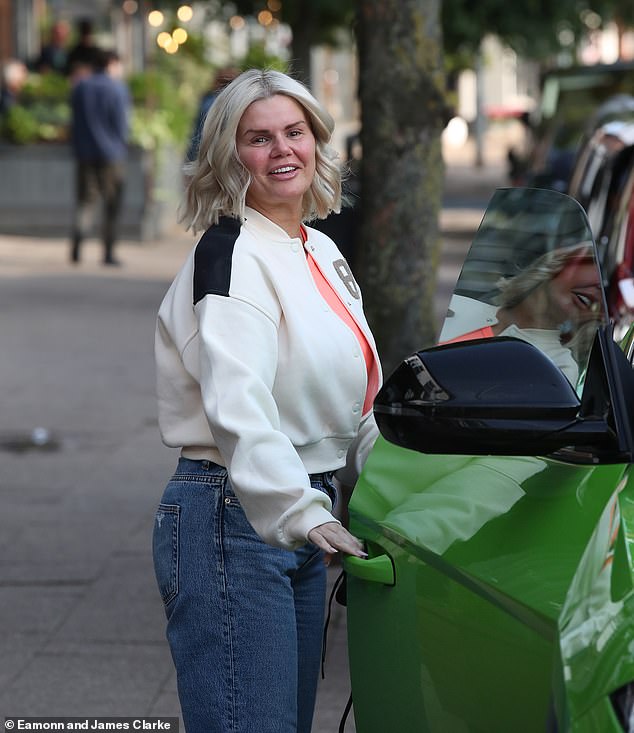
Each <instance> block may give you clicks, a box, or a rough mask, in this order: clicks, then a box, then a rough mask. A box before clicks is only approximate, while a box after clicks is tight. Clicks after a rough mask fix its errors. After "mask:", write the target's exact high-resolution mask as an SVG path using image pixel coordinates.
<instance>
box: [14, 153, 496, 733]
mask: <svg viewBox="0 0 634 733" xmlns="http://www.w3.org/2000/svg"><path fill="white" fill-rule="evenodd" d="M448 162H449V165H448V169H447V176H446V188H445V196H444V207H443V210H442V213H441V226H442V229H443V251H442V258H441V264H440V267H439V271H438V295H437V299H436V306H437V314H438V316H439V317H440V316H441V314H442V313H443V312H444V310H445V308H446V305H447V301H448V299H449V294H450V292H451V289H452V287H453V284H454V282H455V279H456V277H457V274H458V267H459V264H460V262H461V260H462V257H463V254H464V252H465V249H466V247H467V246H468V242H469V240H470V238H471V236H472V234H473V231H474V229H475V228H476V227H477V225H478V222H479V220H480V217H481V215H482V211H483V208H484V206H485V204H486V201H487V199H488V197H489V195H490V193H491V192H492V191H493V190H494V188H495V187H496V186H499V185H505V181H504V175H505V171H504V167H503V165H502V163H501V161H500V160H499V158H498V157H496V156H495V155H494V153H492V155H491V160H490V162H489V163H488V164H486V165H485V166H483V167H482V168H475V167H474V166H473V165H472V163H471V162H470V161H469V160H461V159H460V158H459V157H457V158H455V159H453V160H452V159H450V160H449V161H448ZM191 245H192V239H191V238H190V237H189V236H188V235H186V234H184V233H183V232H182V230H181V229H180V228H178V227H177V226H176V225H173V227H172V228H171V231H170V234H169V236H166V237H164V238H162V239H160V240H156V241H146V242H143V243H139V242H138V241H127V240H126V241H123V242H122V243H121V244H120V247H119V256H120V258H121V260H122V261H123V263H124V264H123V266H122V267H121V268H116V269H107V268H103V266H102V265H101V264H100V256H101V250H100V245H99V243H98V242H97V240H90V241H88V242H87V243H86V245H85V257H84V262H83V263H82V264H81V265H80V266H73V265H71V264H70V263H69V261H68V254H69V249H68V241H67V240H66V239H63V238H58V239H33V238H26V237H17V236H6V235H5V236H0V312H1V313H2V354H3V357H2V359H1V360H0V390H1V392H2V396H3V399H2V405H3V409H2V413H1V416H0V466H1V468H0V472H1V475H0V498H1V502H2V507H3V510H2V519H1V520H0V523H1V527H2V532H0V625H1V627H2V629H3V634H2V636H1V637H0V658H2V660H3V664H2V667H1V668H0V715H5V716H8V715H21V716H44V715H47V716H54V715H57V716H83V715H90V716H140V715H148V716H159V715H162V716H176V715H178V714H179V706H178V700H177V696H176V687H175V677H174V673H173V671H172V664H171V660H170V657H169V651H168V648H167V644H166V642H165V639H164V618H163V610H162V606H161V602H160V599H159V597H158V594H157V591H156V588H155V583H154V577H153V570H152V564H151V554H150V537H151V528H152V522H153V516H154V509H155V505H156V503H157V502H158V500H159V497H160V495H161V493H162V490H163V486H164V484H165V482H166V479H167V478H168V476H169V475H170V473H171V471H172V469H173V467H174V463H175V460H176V453H175V452H174V451H172V450H170V449H168V448H165V447H164V446H163V445H162V444H161V441H160V438H159V434H158V430H157V420H156V405H155V396H154V364H153V351H152V349H153V336H154V319H155V314H156V310H157V307H158V305H159V302H160V300H161V298H162V296H163V294H164V292H165V290H166V288H167V286H168V284H169V282H170V280H171V278H172V277H173V275H174V274H175V272H176V270H177V269H178V267H179V266H180V263H181V262H182V260H183V258H184V257H185V255H186V253H187V251H188V250H189V248H190V247H191ZM337 572H338V571H337V569H336V568H333V569H332V570H331V580H333V579H334V577H335V576H336V574H337ZM328 638H329V644H328V652H327V659H326V678H325V680H323V681H322V682H321V684H320V690H319V699H318V705H317V712H316V719H315V727H314V731H315V733H327V732H331V731H336V730H337V727H338V724H339V720H340V718H341V714H342V712H343V709H344V707H345V703H346V700H347V698H348V694H349V690H350V684H349V680H348V672H347V660H346V649H345V611H344V609H343V608H342V607H340V606H338V605H337V604H335V605H334V606H333V615H332V619H331V625H330V630H329V637H328ZM346 730H348V731H352V730H354V724H353V720H352V716H350V720H349V722H348V726H347V728H346Z"/></svg>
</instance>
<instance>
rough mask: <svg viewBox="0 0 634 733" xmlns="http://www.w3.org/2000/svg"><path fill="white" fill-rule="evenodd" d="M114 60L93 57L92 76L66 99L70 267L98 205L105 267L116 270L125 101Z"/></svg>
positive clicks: (111, 55) (106, 54)
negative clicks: (72, 174) (72, 196)
mask: <svg viewBox="0 0 634 733" xmlns="http://www.w3.org/2000/svg"><path fill="white" fill-rule="evenodd" d="M121 77H122V67H121V62H120V60H119V56H118V55H117V54H116V53H115V52H114V51H106V50H98V51H96V53H95V72H94V73H93V74H90V75H89V76H86V77H84V78H82V79H80V80H79V81H78V82H77V84H76V85H75V87H74V88H73V91H72V94H71V110H72V129H71V144H72V150H73V154H74V156H75V160H76V192H77V206H76V211H75V222H74V229H73V235H72V248H71V261H72V262H75V263H77V262H79V260H80V247H81V243H82V241H83V239H84V238H85V237H86V236H87V235H88V233H89V230H90V228H91V226H92V225H93V223H94V218H95V209H96V204H97V201H98V199H99V197H101V198H102V200H103V221H102V226H103V231H102V237H103V245H104V256H103V262H104V264H105V265H119V264H120V263H119V261H118V260H117V259H116V258H115V256H114V245H115V240H116V234H117V225H118V220H119V215H120V212H121V200H122V194H123V185H124V180H125V162H126V158H127V154H128V129H129V112H130V97H129V93H128V89H127V87H126V86H125V84H124V83H123V81H122V79H121Z"/></svg>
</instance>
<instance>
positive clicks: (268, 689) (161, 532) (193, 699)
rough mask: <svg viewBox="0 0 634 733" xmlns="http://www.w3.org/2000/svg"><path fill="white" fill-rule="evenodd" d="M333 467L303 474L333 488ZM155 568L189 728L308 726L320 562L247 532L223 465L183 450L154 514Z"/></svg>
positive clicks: (221, 731) (319, 620) (205, 731)
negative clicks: (185, 455) (186, 455)
mask: <svg viewBox="0 0 634 733" xmlns="http://www.w3.org/2000/svg"><path fill="white" fill-rule="evenodd" d="M331 476H332V474H318V475H315V476H311V483H312V485H313V486H314V487H315V488H318V489H321V490H323V491H325V492H326V493H328V494H330V495H331V496H332V495H333V493H334V487H333V484H332V479H331ZM153 553H154V568H155V572H156V578H157V582H158V586H159V590H160V593H161V596H162V598H163V602H164V604H165V612H166V615H167V619H168V621H167V638H168V641H169V644H170V649H171V652H172V658H173V660H174V665H175V667H176V672H177V679H178V695H179V699H180V703H181V711H182V715H183V720H184V722H185V728H186V730H187V732H188V733H309V732H310V729H311V724H312V717H313V709H314V706H315V696H316V690H317V680H318V676H319V664H320V658H321V643H322V632H323V621H324V605H325V591H326V569H325V566H324V563H323V553H322V551H321V550H319V549H318V548H316V547H315V546H314V545H312V544H306V545H304V546H303V547H301V548H300V549H299V550H296V551H295V552H291V551H288V550H282V549H278V548H275V547H271V546H270V545H267V544H266V543H264V542H263V541H262V540H261V539H260V538H259V536H258V535H257V534H256V533H255V531H254V530H253V528H252V527H251V525H250V524H249V522H248V521H247V518H246V516H245V514H244V511H243V510H242V507H241V506H240V503H239V501H238V499H237V498H236V496H235V494H234V493H233V490H232V488H231V484H230V483H229V480H228V478H227V471H226V469H224V468H222V467H221V466H218V465H216V464H215V463H212V462H210V461H192V460H188V459H185V458H181V459H180V461H179V464H178V468H177V470H176V473H175V474H174V476H173V477H172V478H171V480H170V482H169V483H168V485H167V488H166V489H165V493H164V495H163V498H162V500H161V504H160V505H159V508H158V511H157V513H156V520H155V522H154V536H153Z"/></svg>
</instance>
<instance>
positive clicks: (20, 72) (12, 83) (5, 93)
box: [0, 59, 29, 116]
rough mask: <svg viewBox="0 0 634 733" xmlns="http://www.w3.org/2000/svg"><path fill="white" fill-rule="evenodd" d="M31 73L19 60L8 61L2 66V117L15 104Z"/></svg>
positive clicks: (0, 97)
mask: <svg viewBox="0 0 634 733" xmlns="http://www.w3.org/2000/svg"><path fill="white" fill-rule="evenodd" d="M28 75H29V71H28V69H27V67H26V64H24V63H23V62H22V61H20V60H19V59H7V60H6V61H4V62H3V64H2V69H1V78H0V116H4V115H5V114H6V113H7V112H8V111H9V110H10V109H11V107H13V105H14V104H17V102H18V98H19V94H20V92H21V90H22V87H24V84H25V83H26V80H27V78H28Z"/></svg>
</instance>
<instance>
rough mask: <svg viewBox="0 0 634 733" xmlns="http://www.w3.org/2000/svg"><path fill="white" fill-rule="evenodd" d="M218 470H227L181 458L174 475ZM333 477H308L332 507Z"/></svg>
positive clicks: (334, 495)
mask: <svg viewBox="0 0 634 733" xmlns="http://www.w3.org/2000/svg"><path fill="white" fill-rule="evenodd" d="M218 469H221V470H222V471H226V470H227V469H226V468H225V467H224V466H221V465H220V464H218V463H214V461H210V460H208V459H206V458H203V459H200V460H198V459H195V458H183V457H182V456H181V457H180V458H179V461H178V466H177V468H176V471H175V472H174V475H175V476H178V475H183V474H191V473H197V474H204V473H206V472H207V471H216V470H218ZM334 475H335V472H334V471H322V472H321V473H311V474H309V475H308V477H309V480H310V483H311V486H313V488H318V489H319V490H320V491H323V492H324V493H325V494H326V495H327V496H328V497H329V498H330V500H331V501H332V504H333V507H334V505H335V503H336V501H337V490H336V488H335V485H334V483H333V478H334ZM315 484H319V486H315Z"/></svg>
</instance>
